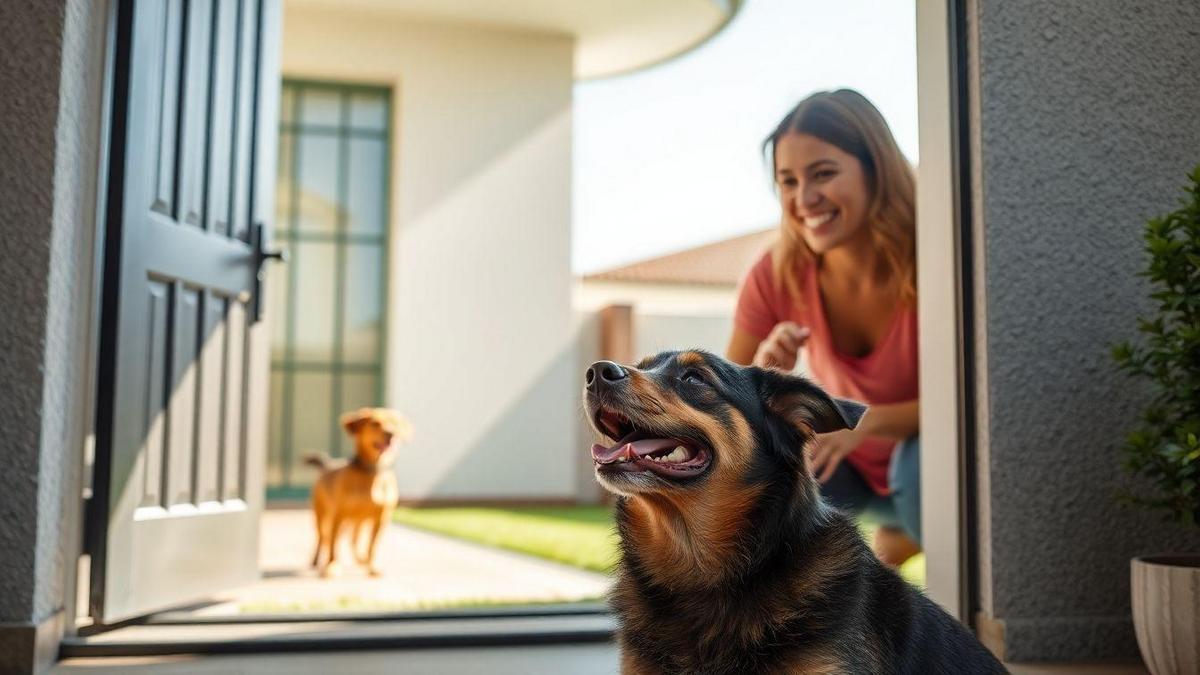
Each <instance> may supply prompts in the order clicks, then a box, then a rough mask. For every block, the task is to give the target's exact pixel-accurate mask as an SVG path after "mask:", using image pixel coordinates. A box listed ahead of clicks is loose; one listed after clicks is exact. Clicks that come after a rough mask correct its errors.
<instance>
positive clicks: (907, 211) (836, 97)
mask: <svg viewBox="0 0 1200 675" xmlns="http://www.w3.org/2000/svg"><path fill="white" fill-rule="evenodd" d="M790 133H796V134H807V135H809V136H814V137H816V138H818V139H820V140H822V141H824V142H826V143H829V144H830V145H834V146H836V147H838V148H839V149H841V150H842V151H843V152H846V153H848V154H850V155H853V156H854V157H855V158H857V159H858V161H859V162H861V163H862V167H863V173H864V174H865V175H866V179H867V192H868V193H869V194H870V199H869V201H868V205H867V213H866V221H867V226H868V227H870V228H871V237H872V239H873V240H874V242H875V245H876V247H878V249H879V250H880V251H881V252H882V253H883V263H884V264H885V265H886V268H887V272H888V275H889V276H890V277H891V278H892V279H894V280H895V281H896V282H898V287H899V293H900V301H901V302H904V303H906V304H909V305H912V306H915V305H916V302H917V255H916V216H915V207H914V200H915V190H916V187H915V182H914V180H913V171H912V167H911V166H910V165H909V163H908V160H906V159H905V158H904V154H903V153H901V152H900V148H899V146H897V145H896V139H895V138H894V137H893V136H892V132H891V130H890V129H889V128H888V124H887V122H886V121H885V120H884V119H883V115H881V114H880V113H879V110H878V109H877V108H876V107H875V106H874V105H872V104H871V102H870V101H868V100H867V99H866V97H864V96H863V95H862V94H860V93H858V92H857V91H854V90H853V89H838V90H837V91H821V92H817V93H815V94H812V95H811V96H809V97H808V98H806V99H804V100H803V101H800V103H798V104H796V107H795V108H792V110H791V112H789V113H788V114H787V115H786V116H785V117H784V118H783V120H782V121H781V122H780V123H779V125H778V126H777V127H775V131H773V132H771V135H770V136H768V137H767V138H766V140H764V141H763V153H764V154H765V153H766V152H767V151H768V150H769V151H770V153H771V154H770V159H771V174H772V176H774V174H775V147H776V145H778V143H779V139H781V138H783V137H784V136H785V135H787V134H790ZM779 229H780V236H779V240H778V241H777V242H776V243H775V247H774V249H773V255H772V262H773V266H774V269H775V279H776V281H777V282H778V283H782V284H783V286H784V288H786V289H787V292H788V293H789V294H790V295H791V296H792V301H793V302H801V301H802V298H803V295H802V294H801V293H800V271H801V270H802V269H803V268H804V266H805V265H808V264H811V263H812V262H813V260H815V259H816V257H817V256H816V254H815V253H813V251H812V249H810V248H809V247H808V244H807V243H806V242H805V241H804V238H803V237H802V236H801V235H800V229H799V227H789V226H788V214H787V210H786V209H785V210H784V214H783V220H782V221H781V223H780V228H779Z"/></svg>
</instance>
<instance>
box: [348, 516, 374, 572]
mask: <svg viewBox="0 0 1200 675" xmlns="http://www.w3.org/2000/svg"><path fill="white" fill-rule="evenodd" d="M367 522H368V521H367V519H366V518H363V519H362V520H359V521H358V522H356V523H354V539H352V540H351V546H350V550H351V551H354V560H355V562H357V563H358V564H359V565H366V564H368V563H369V562H370V549H371V545H370V544H371V542H370V539H369V538H368V540H367V541H363V538H362V530H363V526H364V525H366V524H367ZM370 532H371V531H370V530H369V529H368V530H367V536H368V537H370Z"/></svg>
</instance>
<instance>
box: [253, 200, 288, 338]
mask: <svg viewBox="0 0 1200 675" xmlns="http://www.w3.org/2000/svg"><path fill="white" fill-rule="evenodd" d="M265 232H266V226H265V225H264V223H262V222H261V221H260V222H257V223H255V224H254V229H253V230H252V231H251V232H250V245H251V246H253V247H254V307H253V308H252V309H251V311H252V312H253V315H252V317H251V323H258V322H259V321H261V320H262V313H263V304H264V303H265V302H266V299H265V298H263V281H265V278H266V274H265V272H266V270H264V269H263V264H264V263H266V262H267V261H268V260H274V261H276V262H281V263H285V262H287V261H288V254H287V251H285V250H283V249H279V248H275V249H268V248H266V237H265V236H264V233H265Z"/></svg>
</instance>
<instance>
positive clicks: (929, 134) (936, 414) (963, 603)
mask: <svg viewBox="0 0 1200 675" xmlns="http://www.w3.org/2000/svg"><path fill="white" fill-rule="evenodd" d="M915 5H916V7H915V11H916V19H917V21H916V23H917V31H916V32H917V92H918V93H917V102H918V119H919V123H918V129H919V131H918V138H919V142H920V155H921V160H920V166H919V169H918V179H917V259H918V261H919V264H918V268H917V272H918V274H917V289H918V290H917V296H918V297H919V298H920V299H921V302H920V306H919V322H920V327H919V330H920V335H921V340H920V361H921V369H920V370H921V384H920V391H921V426H920V428H921V485H922V490H921V500H922V504H921V522H922V532H923V545H924V548H925V561H926V573H925V576H926V593H927V594H928V595H929V597H930V598H931V599H933V600H934V601H935V602H937V603H938V604H940V605H941V606H942V607H943V608H944V609H945V610H946V611H948V612H949V613H950V614H951V615H953V616H954V617H955V618H957V619H958V620H960V621H962V622H963V623H965V624H968V625H970V624H971V623H972V622H973V620H974V614H975V609H976V605H977V603H978V592H977V589H978V578H979V576H978V574H979V560H978V556H977V544H978V539H977V536H976V532H977V528H978V527H979V521H978V518H977V504H978V501H979V494H978V492H977V490H978V481H977V475H978V474H977V465H976V452H975V450H976V442H977V438H978V436H977V426H976V415H977V404H978V401H977V400H976V391H977V389H976V382H975V370H976V344H975V340H976V339H977V336H978V335H979V333H978V332H977V330H976V307H975V302H974V296H973V289H974V286H975V282H974V274H975V269H974V267H975V260H974V258H975V256H974V255H973V252H974V245H975V244H974V239H975V237H974V236H973V225H972V208H971V206H972V201H971V198H972V190H973V187H972V180H971V167H972V164H971V152H972V147H971V141H970V129H971V116H970V76H971V73H970V70H969V60H968V58H967V38H968V25H967V14H968V11H969V8H968V7H967V5H966V3H963V2H958V1H957V0H916V2H915ZM947 280H953V281H952V283H949V284H948V283H946V281H947Z"/></svg>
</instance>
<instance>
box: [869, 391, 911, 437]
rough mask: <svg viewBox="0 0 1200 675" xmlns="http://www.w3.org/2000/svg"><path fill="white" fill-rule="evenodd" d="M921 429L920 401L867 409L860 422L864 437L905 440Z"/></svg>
mask: <svg viewBox="0 0 1200 675" xmlns="http://www.w3.org/2000/svg"><path fill="white" fill-rule="evenodd" d="M920 428H921V404H920V401H919V400H918V399H913V400H911V401H902V402H900V403H885V404H883V405H873V406H870V407H869V408H867V412H866V414H864V415H863V416H862V419H860V420H859V421H858V428H857V429H855V431H858V430H859V429H861V430H862V432H863V435H864V436H884V437H886V438H894V439H896V440H904V439H905V438H908V437H909V436H916V435H917V432H918V431H920Z"/></svg>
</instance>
